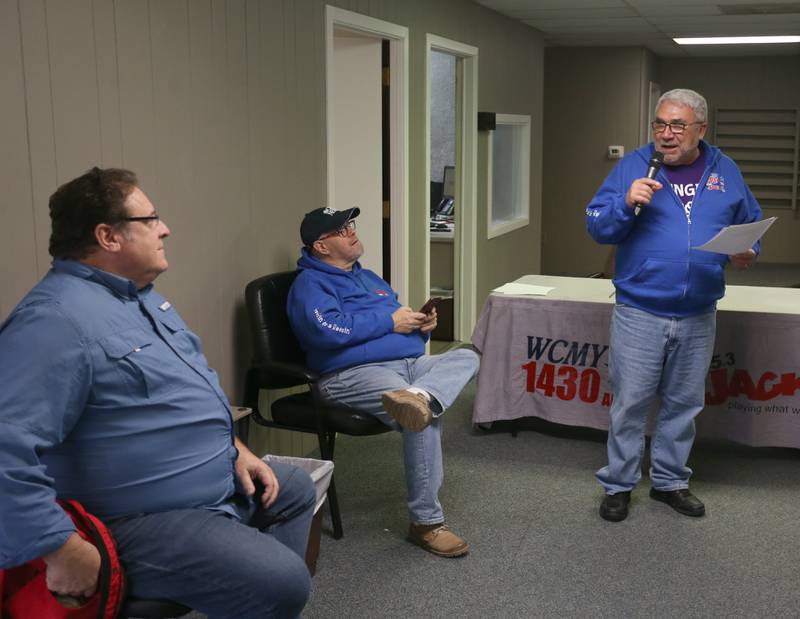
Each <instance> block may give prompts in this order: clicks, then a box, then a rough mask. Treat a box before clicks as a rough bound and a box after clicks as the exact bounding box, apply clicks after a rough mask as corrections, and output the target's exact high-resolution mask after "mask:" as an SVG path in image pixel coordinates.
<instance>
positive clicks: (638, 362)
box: [586, 89, 761, 522]
mask: <svg viewBox="0 0 800 619" xmlns="http://www.w3.org/2000/svg"><path fill="white" fill-rule="evenodd" d="M707 118H708V106H707V104H706V100H705V99H704V98H703V97H702V96H701V95H700V94H698V93H696V92H694V91H693V90H686V89H676V90H670V91H669V92H666V93H664V94H663V95H662V96H661V98H660V99H659V100H658V103H657V105H656V110H655V120H654V121H653V122H652V123H651V127H652V130H653V141H652V142H651V143H650V144H648V145H646V146H643V147H642V148H640V149H638V150H637V151H635V152H633V153H631V154H629V155H627V156H626V157H624V158H623V159H622V160H621V161H620V162H619V164H618V165H617V166H616V167H615V168H614V170H612V172H611V174H609V176H608V178H606V180H605V181H604V182H603V185H602V186H601V187H600V189H599V190H598V192H597V194H595V196H594V198H592V201H591V202H590V204H589V206H588V207H587V208H586V225H587V228H588V230H589V234H591V235H592V237H593V238H594V239H595V241H597V242H598V243H604V244H613V245H616V246H617V250H616V271H615V274H614V286H615V288H616V300H617V304H616V305H615V307H614V312H613V315H612V319H611V338H610V341H611V352H610V355H611V356H610V364H609V378H610V381H611V386H612V389H613V393H614V399H613V403H612V406H611V412H610V415H611V420H610V425H609V431H608V465H607V466H604V467H603V468H601V469H600V470H599V471H597V473H596V476H597V479H598V480H599V481H600V484H601V485H602V486H603V488H604V489H605V492H606V494H605V496H604V498H603V501H602V503H601V505H600V516H601V517H603V518H604V519H606V520H609V521H612V522H618V521H620V520H624V519H625V518H626V517H627V516H628V506H629V503H630V499H631V491H632V490H633V488H634V486H636V484H637V482H638V481H639V479H640V477H641V460H642V455H643V453H644V446H645V445H644V440H645V439H644V435H645V423H646V420H647V414H648V412H649V410H650V407H651V404H652V403H653V401H654V400H655V398H656V396H659V398H660V401H661V402H660V407H659V410H658V416H657V418H656V424H655V428H654V430H653V435H652V442H651V447H650V462H651V466H650V483H651V489H650V497H651V498H652V499H655V500H657V501H661V502H663V503H666V504H667V505H669V506H670V507H672V508H673V509H675V510H676V511H678V512H679V513H681V514H684V515H687V516H702V515H704V514H705V506H704V505H703V503H702V502H701V501H700V500H699V499H698V498H697V497H695V496H694V495H693V494H692V493H691V492H689V477H690V475H691V474H692V470H691V469H690V468H688V467H687V466H686V462H687V460H688V458H689V453H690V451H691V448H692V444H693V442H694V434H695V429H694V418H695V416H696V415H697V414H698V413H699V412H700V411H701V410H702V409H703V406H704V400H705V378H706V374H707V372H708V367H709V364H710V362H711V356H712V354H713V350H714V336H715V330H716V303H717V300H719V299H720V298H722V296H723V295H724V294H725V279H724V273H723V272H724V269H725V266H726V264H727V263H728V262H731V264H733V266H734V267H736V268H740V269H745V268H748V267H749V266H750V265H751V264H752V263H753V261H754V260H755V257H756V254H757V252H758V251H759V244H758V243H756V245H755V246H754V247H753V248H751V249H748V250H747V251H745V252H742V253H740V254H735V255H732V256H727V255H724V254H718V253H712V252H705V251H700V250H696V249H692V247H695V246H697V245H701V244H702V243H704V242H705V241H707V240H709V239H710V238H711V237H712V236H714V235H715V234H716V233H717V232H719V231H720V229H722V228H723V227H725V226H728V225H731V224H742V223H749V222H753V221H757V220H759V219H760V218H761V208H760V207H759V205H758V202H756V199H755V198H754V197H753V194H752V193H751V192H750V189H749V188H748V187H747V184H746V183H745V182H744V179H743V178H742V175H741V173H740V171H739V169H738V168H737V166H736V164H735V163H734V162H733V161H732V160H731V159H730V158H728V157H727V156H725V155H723V154H722V153H721V151H720V150H719V149H718V148H716V147H714V146H711V145H710V144H708V143H706V142H704V141H703V137H704V136H705V133H706V129H707ZM659 156H661V158H662V159H663V167H662V166H661V165H660V160H659Z"/></svg>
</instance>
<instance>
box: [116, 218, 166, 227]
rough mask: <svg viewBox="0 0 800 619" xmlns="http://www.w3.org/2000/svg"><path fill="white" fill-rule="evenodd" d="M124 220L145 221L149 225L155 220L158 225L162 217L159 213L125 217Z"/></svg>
mask: <svg viewBox="0 0 800 619" xmlns="http://www.w3.org/2000/svg"><path fill="white" fill-rule="evenodd" d="M122 221H143V222H145V223H146V224H147V225H148V226H149V225H150V222H151V221H152V222H155V223H154V224H153V225H158V222H159V221H161V217H160V216H158V215H142V216H140V217H123V218H122Z"/></svg>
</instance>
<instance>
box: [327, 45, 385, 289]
mask: <svg viewBox="0 0 800 619" xmlns="http://www.w3.org/2000/svg"><path fill="white" fill-rule="evenodd" d="M333 76H334V79H333V88H332V93H331V94H332V96H333V102H332V106H331V109H332V111H333V118H330V119H328V122H329V124H330V125H332V135H333V143H332V147H331V152H332V153H333V161H332V162H331V163H332V165H333V196H331V198H332V199H330V200H329V204H328V205H329V206H332V207H333V208H335V209H336V210H339V211H342V210H345V209H349V208H352V207H353V206H357V207H359V208H360V209H361V214H360V215H359V217H358V219H357V226H358V236H359V238H360V239H361V241H362V242H363V243H364V248H365V250H364V255H363V256H362V258H361V265H362V266H364V267H365V268H367V269H371V270H373V271H375V272H376V273H378V274H379V275H380V274H382V273H383V229H382V218H383V188H382V179H383V176H382V173H383V167H382V153H381V144H382V135H381V40H380V39H375V38H368V37H363V36H355V35H352V34H348V33H346V32H344V33H342V32H335V33H334V38H333Z"/></svg>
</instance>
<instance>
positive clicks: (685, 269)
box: [586, 142, 761, 317]
mask: <svg viewBox="0 0 800 619" xmlns="http://www.w3.org/2000/svg"><path fill="white" fill-rule="evenodd" d="M701 149H702V150H703V153H704V154H705V157H706V168H705V170H704V171H703V176H702V177H701V179H700V183H699V184H698V186H697V192H696V195H695V196H694V200H693V202H692V210H691V217H690V218H688V219H687V217H686V213H685V211H684V208H683V204H682V203H681V201H680V199H679V198H678V196H676V195H675V192H674V191H673V190H672V187H671V185H670V182H669V180H668V179H667V177H666V175H665V173H664V170H663V169H662V170H661V171H660V172H659V173H658V176H656V180H657V181H659V182H660V183H661V184H662V185H663V187H662V189H660V190H659V191H656V192H655V193H654V194H653V199H652V200H651V202H650V204H649V205H647V206H645V207H643V208H642V209H641V213H640V214H639V216H636V215H635V214H634V209H631V208H628V207H627V206H626V205H625V194H626V193H627V191H628V188H629V187H630V186H631V183H632V182H633V181H634V180H636V179H637V178H642V177H644V176H645V175H646V173H647V167H648V161H649V159H650V157H651V155H652V154H653V151H654V146H653V144H652V143H650V144H648V145H647V146H643V147H642V148H640V149H638V150H636V151H634V152H633V153H631V154H629V155H626V156H625V157H624V158H623V159H622V161H620V162H619V164H618V165H617V166H616V167H615V168H614V169H613V170H612V171H611V174H609V175H608V178H606V180H605V181H604V182H603V185H602V186H601V187H600V189H599V190H598V192H597V194H595V196H594V198H592V201H591V202H590V203H589V206H588V207H587V208H586V227H587V229H588V230H589V234H591V235H592V237H593V238H594V240H595V241H597V242H598V243H609V244H616V246H617V253H616V258H615V270H614V286H615V287H616V289H617V293H616V296H617V303H621V304H624V305H630V306H632V307H636V308H638V309H641V310H644V311H646V312H650V313H652V314H656V315H659V316H675V317H679V316H692V315H695V314H702V313H705V312H710V311H712V310H713V309H714V308H715V307H716V302H717V300H718V299H720V298H722V296H723V295H724V294H725V277H724V269H725V265H726V264H727V262H728V260H729V258H728V256H726V255H725V254H719V253H714V252H707V251H701V250H696V249H692V247H696V246H698V245H702V244H703V243H705V242H706V241H708V240H709V239H710V238H711V237H713V236H714V235H715V234H717V232H719V231H720V230H721V229H722V228H723V227H725V226H729V225H732V224H742V223H750V222H753V221H758V220H759V219H761V208H760V207H759V205H758V202H757V201H756V199H755V198H754V197H753V194H752V193H750V189H749V188H748V187H747V184H746V183H745V182H744V179H743V178H742V175H741V172H739V168H738V167H736V164H735V163H734V162H733V160H731V159H730V158H729V157H727V156H725V155H723V154H722V153H721V152H720V150H719V149H718V148H716V147H714V146H710V145H709V144H707V143H706V142H701ZM753 249H754V250H755V252H756V253H759V251H760V245H759V243H756V245H755V246H754V247H753Z"/></svg>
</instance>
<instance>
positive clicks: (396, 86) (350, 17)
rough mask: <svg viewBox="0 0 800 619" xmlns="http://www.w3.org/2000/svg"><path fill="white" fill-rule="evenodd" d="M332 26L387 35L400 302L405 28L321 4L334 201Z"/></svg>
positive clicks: (394, 262) (404, 256) (404, 236)
mask: <svg viewBox="0 0 800 619" xmlns="http://www.w3.org/2000/svg"><path fill="white" fill-rule="evenodd" d="M337 28H342V29H345V30H350V31H352V32H357V33H359V34H363V35H367V36H371V37H374V38H376V39H387V40H388V41H389V71H390V76H391V77H390V87H389V135H390V142H391V143H390V150H389V168H390V169H389V179H390V181H389V183H390V190H389V196H390V197H389V200H390V218H391V247H392V250H391V251H392V254H391V280H392V288H393V289H394V290H395V291H396V292H397V295H398V297H399V298H400V299H401V302H403V303H408V292H409V290H408V253H409V252H408V225H409V224H408V219H409V217H408V28H406V27H405V26H398V25H397V24H392V23H390V22H386V21H383V20H380V19H375V18H374V17H369V16H367V15H362V14H360V13H354V12H352V11H346V10H344V9H340V8H338V7H334V6H330V5H326V6H325V128H326V139H327V160H326V166H327V194H328V204H335V197H336V184H335V182H334V181H335V179H334V178H333V166H332V165H331V161H333V143H334V140H333V137H334V127H333V125H332V123H331V122H330V119H331V118H333V101H332V97H331V96H330V95H329V93H330V92H331V84H332V80H333V39H334V31H335V29H337Z"/></svg>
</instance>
